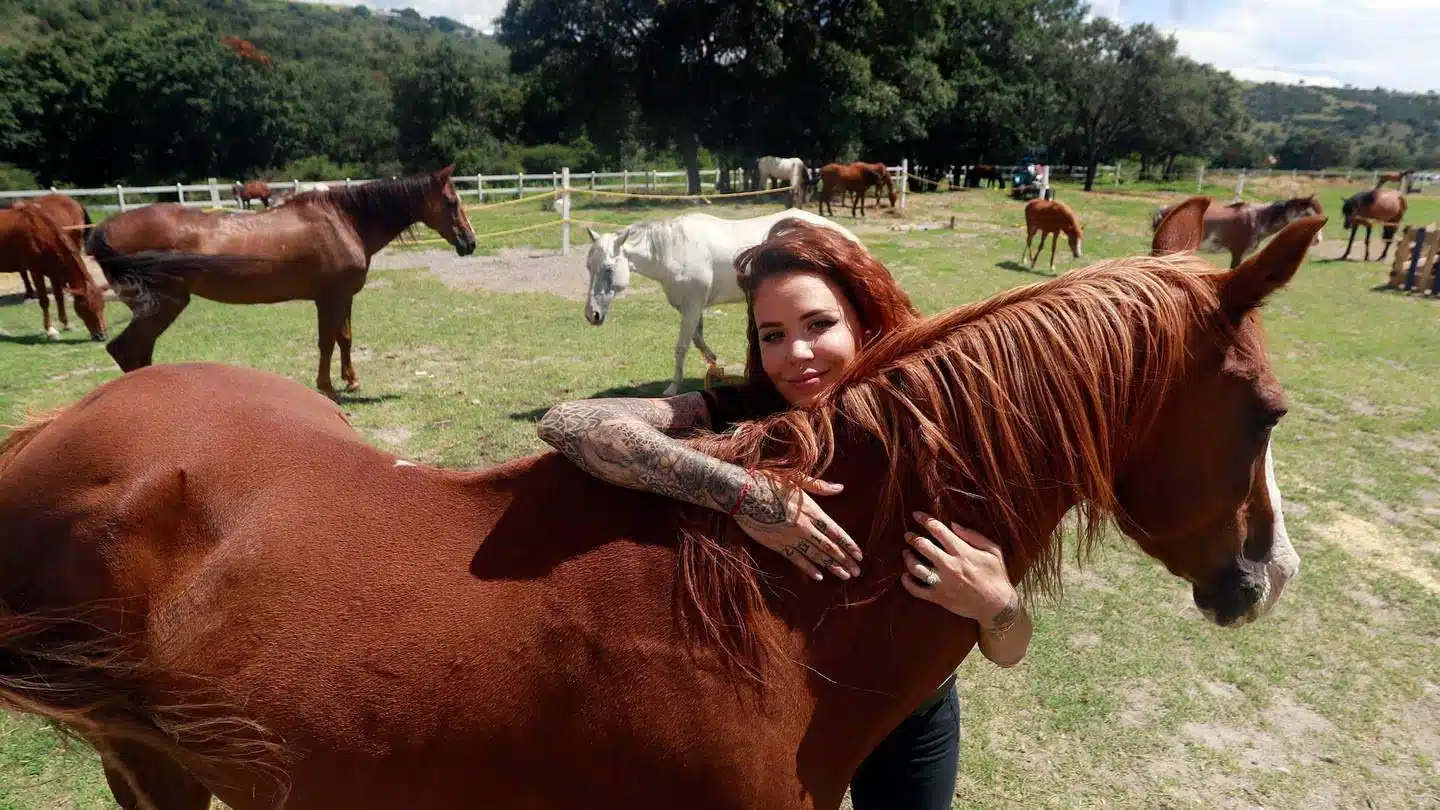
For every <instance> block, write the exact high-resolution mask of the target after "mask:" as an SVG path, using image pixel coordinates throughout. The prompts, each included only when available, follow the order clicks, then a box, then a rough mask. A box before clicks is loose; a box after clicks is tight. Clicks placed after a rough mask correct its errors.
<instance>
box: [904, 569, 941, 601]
mask: <svg viewBox="0 0 1440 810" xmlns="http://www.w3.org/2000/svg"><path fill="white" fill-rule="evenodd" d="M900 584H901V585H904V586H905V590H907V591H909V592H910V595H911V596H918V597H920V598H921V599H924V600H925V601H926V602H934V601H935V599H936V596H935V593H936V591H935V589H934V588H931V587H927V586H925V585H921V584H920V582H919V580H917V579H915V577H914V576H912V575H911V574H910V572H909V571H906V572H905V573H904V574H902V575H901V576H900Z"/></svg>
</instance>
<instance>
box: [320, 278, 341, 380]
mask: <svg viewBox="0 0 1440 810" xmlns="http://www.w3.org/2000/svg"><path fill="white" fill-rule="evenodd" d="M315 320H316V324H317V326H318V336H319V347H320V368H319V370H317V371H316V373H315V387H316V388H317V389H318V390H319V391H320V393H322V394H324V395H325V396H327V397H330V398H331V399H334V398H335V396H336V395H335V386H334V385H332V384H331V383H330V358H331V356H332V355H334V353H335V340H336V339H337V338H339V337H340V329H341V328H342V327H344V326H345V300H344V298H342V297H340V296H336V295H325V296H321V297H319V298H317V299H315ZM342 370H343V369H342Z"/></svg>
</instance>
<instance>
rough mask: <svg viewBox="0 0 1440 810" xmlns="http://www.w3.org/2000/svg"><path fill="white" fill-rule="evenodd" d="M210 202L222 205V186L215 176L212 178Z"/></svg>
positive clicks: (216, 205) (214, 204) (218, 205)
mask: <svg viewBox="0 0 1440 810" xmlns="http://www.w3.org/2000/svg"><path fill="white" fill-rule="evenodd" d="M210 204H211V205H213V206H215V207H216V208H219V207H220V186H219V185H218V184H217V183H216V182H215V178H213V177H212V178H210Z"/></svg>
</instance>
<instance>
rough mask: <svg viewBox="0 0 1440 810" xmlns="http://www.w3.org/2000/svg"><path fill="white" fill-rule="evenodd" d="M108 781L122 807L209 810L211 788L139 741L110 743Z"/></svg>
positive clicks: (105, 762) (106, 758)
mask: <svg viewBox="0 0 1440 810" xmlns="http://www.w3.org/2000/svg"><path fill="white" fill-rule="evenodd" d="M106 747H107V748H108V749H109V750H108V751H107V752H106V754H105V755H104V756H102V758H101V763H102V764H103V766H104V768H105V781H106V782H107V783H108V784H109V785H110V792H111V793H112V794H113V795H114V796H115V802H116V803H117V804H119V805H120V807H121V808H122V810H206V808H208V807H209V806H210V790H209V789H208V788H206V787H205V786H204V785H202V784H200V783H199V782H197V781H196V780H195V777H193V776H191V775H190V772H189V771H187V770H185V768H184V767H183V766H182V765H180V764H179V763H178V762H176V761H175V760H173V759H171V758H170V757H168V756H166V755H165V754H162V753H160V752H159V751H156V750H154V749H152V748H149V747H147V746H143V745H140V744H138V743H129V742H120V743H114V744H111V745H108V746H106Z"/></svg>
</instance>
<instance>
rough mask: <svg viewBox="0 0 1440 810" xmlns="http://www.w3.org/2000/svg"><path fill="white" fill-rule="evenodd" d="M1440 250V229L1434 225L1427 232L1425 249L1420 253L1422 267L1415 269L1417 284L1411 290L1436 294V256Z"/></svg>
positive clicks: (1423, 293)
mask: <svg viewBox="0 0 1440 810" xmlns="http://www.w3.org/2000/svg"><path fill="white" fill-rule="evenodd" d="M1437 252H1440V230H1435V228H1434V227H1433V226H1432V227H1430V228H1428V229H1427V231H1426V234H1425V249H1424V251H1423V252H1421V254H1420V267H1419V268H1418V269H1417V270H1416V271H1415V286H1414V287H1412V288H1411V292H1418V293H1420V294H1421V295H1434V294H1435V257H1436V253H1437Z"/></svg>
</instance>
